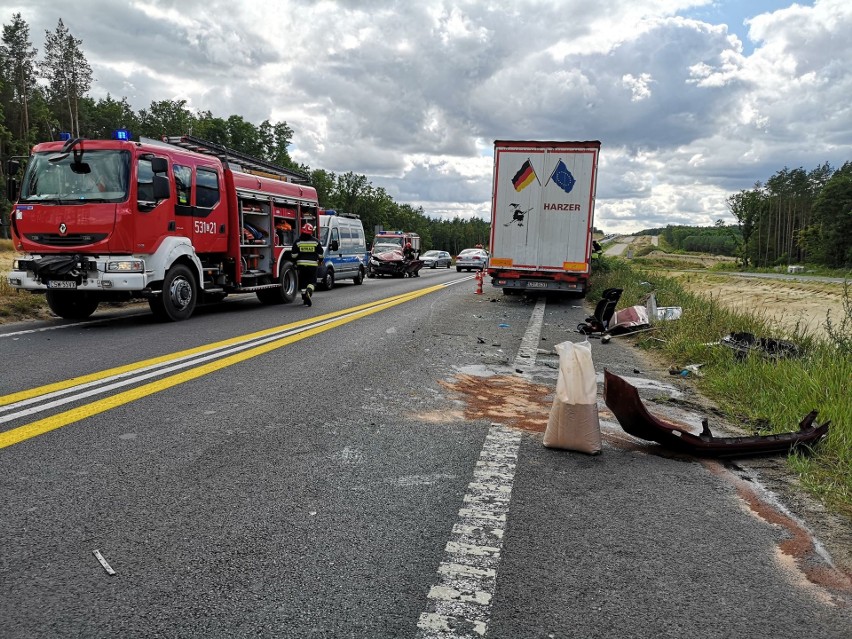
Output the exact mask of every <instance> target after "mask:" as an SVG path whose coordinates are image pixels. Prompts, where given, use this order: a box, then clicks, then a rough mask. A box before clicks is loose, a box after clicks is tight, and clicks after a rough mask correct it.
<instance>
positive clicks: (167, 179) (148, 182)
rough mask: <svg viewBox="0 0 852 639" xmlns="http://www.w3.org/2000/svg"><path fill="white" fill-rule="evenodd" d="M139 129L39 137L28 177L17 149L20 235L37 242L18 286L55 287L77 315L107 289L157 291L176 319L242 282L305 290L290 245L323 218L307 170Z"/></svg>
mask: <svg viewBox="0 0 852 639" xmlns="http://www.w3.org/2000/svg"><path fill="white" fill-rule="evenodd" d="M127 137H128V136H126V135H123V134H120V135H118V136H117V139H113V140H85V139H81V138H75V139H69V140H66V141H64V142H61V141H60V142H47V143H43V144H38V145H36V146H35V147H34V148H33V151H32V154H31V155H30V157H29V160H28V162H27V165H26V171H25V172H24V175H23V177H22V179H21V181H20V183H18V180H17V177H16V176H17V173H18V172H19V169H20V158H18V159H15V158H13V159H12V160H10V161H9V166H8V169H9V171H8V175H9V176H10V178H9V180H8V193H7V195H8V197H9V199H10V201H12V202H15V201H16V200H17V202H16V203H15V205H14V206H13V208H12V212H11V226H12V240H13V242H14V246H15V249H16V250H18V251H19V252H21V253H25V255H24V256H23V257H21V258H20V259H17V260H15V263H14V264H13V268H12V271H11V272H10V273H9V275H8V279H9V283H10V285H11V286H13V287H15V288H18V289H23V290H28V291H32V292H36V293H45V294H46V295H47V302H48V304H49V305H50V308H51V310H52V311H53V312H54V313H56V314H57V315H59V316H60V317H64V318H68V319H83V318H86V317H88V316H90V315H91V314H92V313H94V312H95V310H96V309H97V307H98V304H99V303H101V302H106V301H120V300H131V299H147V300H148V303H149V305H150V307H151V311H152V312H153V313H154V314H155V315H156V316H157V317H158V318H160V319H163V320H166V321H179V320H185V319H187V318H189V317H190V316H191V315H192V312H193V310H194V309H195V307H196V304H197V303H198V302H199V301H202V302H204V301H217V300H221V299H223V298H224V297H225V296H227V295H229V294H233V293H254V294H256V295H257V297H258V299H259V300H260V301H261V302H262V303H264V304H282V303H287V302H291V301H293V299H294V298H295V296H296V292H297V288H298V284H297V281H296V271H295V268H294V265H293V260H292V256H291V253H290V248H291V247H292V244H293V241H294V239H295V238H296V237H297V234H298V230H299V229H300V228H301V225H302V224H304V223H305V222H310V223H311V224H313V225H314V227H315V228H316V226H317V221H318V206H317V194H316V191H315V190H314V189H313V188H312V187H310V186H308V185H307V184H306V182H307V176H306V175H305V174H302V173H300V172H297V171H291V170H289V169H285V168H283V167H280V166H277V165H275V164H271V163H268V162H265V161H263V160H260V159H257V158H253V157H251V156H248V155H245V154H242V153H239V152H236V151H233V150H230V149H227V148H225V147H223V146H220V145H217V144H212V143H210V142H205V141H204V140H199V139H197V138H193V137H191V136H181V137H171V138H166V139H164V140H163V141H158V140H146V139H143V140H142V141H140V142H132V141H129V140H128V139H126V138H127ZM123 138H124V139H123Z"/></svg>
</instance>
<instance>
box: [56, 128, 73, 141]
mask: <svg viewBox="0 0 852 639" xmlns="http://www.w3.org/2000/svg"><path fill="white" fill-rule="evenodd" d="M59 139H60V140H61V141H62V142H67V141H68V140H70V139H71V134H70V133H68V131H60V132H59Z"/></svg>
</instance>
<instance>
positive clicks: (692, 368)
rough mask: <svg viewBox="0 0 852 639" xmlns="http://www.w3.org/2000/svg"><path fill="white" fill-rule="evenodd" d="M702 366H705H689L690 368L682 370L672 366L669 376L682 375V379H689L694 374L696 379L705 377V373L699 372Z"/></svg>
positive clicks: (686, 367)
mask: <svg viewBox="0 0 852 639" xmlns="http://www.w3.org/2000/svg"><path fill="white" fill-rule="evenodd" d="M702 366H704V364H689V365H688V366H684V367H682V368H681V367H679V366H672V367H671V368H670V369H669V375H680V376H681V377H689V375H690V374H692V375H695V376H696V377H703V376H704V373H702V372H701V371H699V370H698V369H699V368H701V367H702Z"/></svg>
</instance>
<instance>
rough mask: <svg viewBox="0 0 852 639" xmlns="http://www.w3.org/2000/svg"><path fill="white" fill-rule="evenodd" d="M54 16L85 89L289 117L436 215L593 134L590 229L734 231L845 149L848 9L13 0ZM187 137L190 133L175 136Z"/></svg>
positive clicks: (303, 145) (477, 212)
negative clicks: (555, 148)
mask: <svg viewBox="0 0 852 639" xmlns="http://www.w3.org/2000/svg"><path fill="white" fill-rule="evenodd" d="M17 12H20V13H21V14H22V16H23V18H24V19H25V20H26V21H27V22H28V24H29V25H30V35H31V39H32V42H33V45H34V46H35V47H36V48H37V49H39V55H41V52H42V49H43V46H44V32H45V30H50V31H52V30H54V29H55V27H56V23H57V20H58V19H59V18H62V20H63V21H64V23H65V25H66V26H67V27H68V28H69V30H70V31H71V33H72V34H73V35H74V36H75V37H77V38H79V39H81V40H82V41H83V45H82V46H83V50H84V52H85V54H86V56H87V58H88V60H89V63H90V64H91V66H92V69H93V73H94V77H95V79H96V83H95V85H94V86H93V88H92V92H91V93H92V95H93V96H94V97H96V98H98V97H104V96H106V94H107V93H110V94H112V96H113V97H121V96H125V97H127V99H128V100H129V102H130V104H131V105H132V106H133V108H134V109H136V110H138V109H140V108H144V107H147V106H149V105H150V103H151V102H152V101H154V100H163V99H186V100H187V101H188V104H189V106H190V107H191V108H192V109H198V110H210V111H212V112H213V114H214V115H215V116H219V117H227V116H229V115H231V114H238V115H242V116H243V117H244V118H246V119H248V120H250V121H252V122H254V123H255V124H259V123H260V122H261V121H263V120H264V119H270V120H272V121H286V122H287V123H288V124H289V125H290V127H291V128H292V129H293V130H294V132H295V135H294V140H293V142H294V144H293V146H292V147H291V149H290V150H291V155H292V156H293V157H294V158H295V159H296V160H297V161H300V162H304V163H306V164H308V165H309V166H310V167H311V168H322V169H326V170H329V171H334V172H336V173H344V172H347V171H353V172H355V173H357V174H364V175H366V176H368V178H369V179H370V180H371V181H372V183H373V184H374V185H376V186H381V187H384V188H385V189H386V190H387V191H388V193H390V194H391V196H393V197H394V199H395V200H396V201H397V202H400V203H410V204H412V205H414V206H422V207H423V209H424V211H425V212H426V214H427V215H430V216H432V217H454V216H457V215H458V216H462V217H473V216H477V217H480V218H483V219H488V218H489V217H490V213H489V211H490V194H491V175H492V165H493V143H494V140H495V139H538V140H600V141H601V143H602V147H601V164H600V169H599V184H598V191H597V205H596V214H595V215H596V219H595V222H596V226H598V227H599V228H602V229H604V230H606V231H621V232H625V231H633V230H639V229H643V228H650V227H657V226H665V225H666V224H696V225H697V224H711V223H713V222H714V221H715V220H717V219H719V218H723V219H725V220H726V221H729V222H732V221H733V218H732V217H731V216H730V214H729V213H728V210H727V207H726V205H725V198H726V197H727V196H728V195H730V194H732V193H735V192H737V191H739V190H740V189H748V188H751V187H752V186H753V185H754V183H755V182H757V181H765V180H766V179H767V178H768V177H770V176H771V175H773V174H774V173H775V172H777V171H779V170H781V169H783V168H784V167H785V166H786V167H790V168H797V167H803V168H805V169H806V170H810V169H812V168H814V167H816V166H818V165H820V164H822V163H824V162H828V163H830V164H831V165H832V166H834V167H835V168H838V167H839V166H841V165H842V164H843V163H844V162H847V161H852V64H850V62H852V3H850V2H849V0H811V1H808V2H801V3H791V2H788V1H784V0H775V1H773V0H753V1H750V0H715V1H713V0H643V1H642V2H639V1H638V0H598V1H597V2H589V1H588V0H509V1H504V0H476V1H456V2H451V1H449V0H447V1H441V0H402V1H393V0H291V1H279V0H239V1H236V2H235V1H233V0H203V1H201V0H180V1H177V0H139V1H134V0H80V1H78V2H67V1H66V0H29V1H28V2H22V1H19V0H0V19H2V22H3V24H8V23H9V22H10V21H11V17H12V14H13V13H17ZM176 133H177V132H176Z"/></svg>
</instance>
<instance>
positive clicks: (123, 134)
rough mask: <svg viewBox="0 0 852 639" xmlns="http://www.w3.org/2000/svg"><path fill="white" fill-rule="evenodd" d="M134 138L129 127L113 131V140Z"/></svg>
mask: <svg viewBox="0 0 852 639" xmlns="http://www.w3.org/2000/svg"><path fill="white" fill-rule="evenodd" d="M132 138H133V136H132V135H130V131H128V130H127V129H116V130H115V131H113V132H112V139H113V140H131V139H132Z"/></svg>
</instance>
